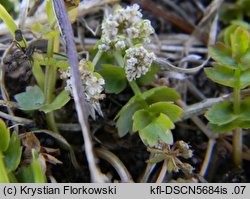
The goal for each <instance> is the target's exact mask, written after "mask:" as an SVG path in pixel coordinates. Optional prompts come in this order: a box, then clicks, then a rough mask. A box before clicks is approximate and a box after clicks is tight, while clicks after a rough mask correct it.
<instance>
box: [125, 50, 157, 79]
mask: <svg viewBox="0 0 250 199" xmlns="http://www.w3.org/2000/svg"><path fill="white" fill-rule="evenodd" d="M154 59H155V55H154V53H152V52H148V51H147V50H146V49H145V48H144V47H142V46H141V47H132V48H129V49H128V50H126V55H125V71H126V76H127V79H128V80H129V81H132V80H135V79H136V78H140V77H141V76H142V75H145V74H146V73H147V72H148V71H149V70H150V67H151V64H152V62H153V60H154Z"/></svg>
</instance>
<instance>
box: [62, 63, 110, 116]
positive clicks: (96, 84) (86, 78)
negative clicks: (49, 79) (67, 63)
mask: <svg viewBox="0 0 250 199" xmlns="http://www.w3.org/2000/svg"><path fill="white" fill-rule="evenodd" d="M88 64H89V63H88V62H87V61H86V60H84V59H83V60H81V61H80V62H79V72H80V75H81V80H82V86H83V90H84V95H85V99H86V101H87V102H88V104H89V110H90V114H91V116H92V117H93V118H94V119H95V114H94V113H93V111H92V108H93V109H95V110H96V111H97V112H98V113H99V114H100V113H101V108H100V104H99V100H102V99H104V97H105V95H104V94H102V92H103V91H104V88H103V85H104V84H105V81H104V79H103V78H102V77H101V76H100V75H99V74H98V76H96V74H97V73H94V72H93V71H91V67H90V66H89V65H88ZM60 72H61V76H60V77H61V78H62V79H66V86H65V90H67V91H69V92H70V93H71V94H72V82H71V72H70V69H68V70H67V71H62V70H60ZM91 107H92V108H91ZM100 115H102V114H100Z"/></svg>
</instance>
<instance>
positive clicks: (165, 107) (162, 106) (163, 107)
mask: <svg viewBox="0 0 250 199" xmlns="http://www.w3.org/2000/svg"><path fill="white" fill-rule="evenodd" d="M149 111H150V112H152V113H155V114H160V113H164V114H165V115H167V116H168V117H169V118H170V119H171V121H172V122H177V121H178V120H179V118H180V116H181V114H182V109H181V108H180V107H178V106H176V105H175V104H173V103H172V102H156V103H154V104H151V105H150V106H149Z"/></svg>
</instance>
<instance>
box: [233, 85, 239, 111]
mask: <svg viewBox="0 0 250 199" xmlns="http://www.w3.org/2000/svg"><path fill="white" fill-rule="evenodd" d="M239 112H240V89H238V88H235V89H234V113H235V114H238V113H239Z"/></svg>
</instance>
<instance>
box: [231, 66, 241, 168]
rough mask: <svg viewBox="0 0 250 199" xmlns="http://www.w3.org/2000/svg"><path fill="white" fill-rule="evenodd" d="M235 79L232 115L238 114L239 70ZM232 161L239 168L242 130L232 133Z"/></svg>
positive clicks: (239, 102)
mask: <svg viewBox="0 0 250 199" xmlns="http://www.w3.org/2000/svg"><path fill="white" fill-rule="evenodd" d="M235 78H236V79H237V80H238V81H237V85H236V88H234V104H233V106H234V107H233V108H234V113H235V114H239V113H240V106H241V96H240V87H239V82H240V81H239V80H240V70H239V69H236V71H235ZM233 160H234V163H235V165H236V166H237V167H241V164H242V128H241V127H237V128H236V129H235V130H234V133H233Z"/></svg>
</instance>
